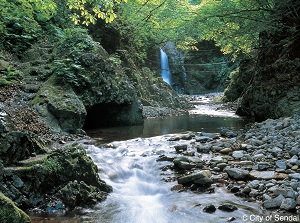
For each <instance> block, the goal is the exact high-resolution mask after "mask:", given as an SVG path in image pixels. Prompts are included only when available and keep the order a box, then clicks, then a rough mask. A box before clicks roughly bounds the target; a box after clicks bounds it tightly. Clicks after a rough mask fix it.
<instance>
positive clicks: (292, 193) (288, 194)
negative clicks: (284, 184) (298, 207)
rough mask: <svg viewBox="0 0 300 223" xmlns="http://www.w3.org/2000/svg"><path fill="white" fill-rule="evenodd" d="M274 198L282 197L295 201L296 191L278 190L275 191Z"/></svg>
mask: <svg viewBox="0 0 300 223" xmlns="http://www.w3.org/2000/svg"><path fill="white" fill-rule="evenodd" d="M273 194H274V196H278V195H280V194H281V195H282V196H284V197H285V198H293V199H295V191H294V190H293V189H292V188H277V189H276V190H274V191H273Z"/></svg>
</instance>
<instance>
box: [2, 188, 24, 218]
mask: <svg viewBox="0 0 300 223" xmlns="http://www.w3.org/2000/svg"><path fill="white" fill-rule="evenodd" d="M0 222H1V223H27V222H28V223H29V222H30V218H29V216H28V215H27V214H26V213H25V212H23V211H22V210H21V209H19V208H18V207H17V206H16V205H15V204H14V203H13V202H12V201H11V200H10V199H9V198H7V197H5V196H4V195H3V194H2V193H1V192H0Z"/></svg>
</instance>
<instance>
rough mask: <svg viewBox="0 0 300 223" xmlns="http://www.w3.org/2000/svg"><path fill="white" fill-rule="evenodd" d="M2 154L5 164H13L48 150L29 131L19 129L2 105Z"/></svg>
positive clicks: (0, 129)
mask: <svg viewBox="0 0 300 223" xmlns="http://www.w3.org/2000/svg"><path fill="white" fill-rule="evenodd" d="M0 145H1V146H0V155H1V159H0V160H2V162H3V164H4V165H11V164H14V163H16V162H18V161H19V160H23V159H27V158H29V157H31V156H33V155H35V154H40V153H44V152H46V149H45V147H44V145H43V143H42V142H41V141H40V140H39V139H38V138H37V137H35V136H31V135H30V134H29V133H28V132H25V131H19V130H18V129H17V128H16V127H15V123H14V122H13V121H12V119H11V117H10V115H9V114H8V113H7V112H6V111H5V110H4V109H2V108H1V107H0Z"/></svg>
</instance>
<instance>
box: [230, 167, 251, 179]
mask: <svg viewBox="0 0 300 223" xmlns="http://www.w3.org/2000/svg"><path fill="white" fill-rule="evenodd" d="M224 171H225V172H226V173H227V174H228V175H229V176H230V177H232V178H234V179H236V180H243V179H246V178H247V177H248V176H249V171H248V170H244V169H239V168H230V167H226V168H225V169H224Z"/></svg>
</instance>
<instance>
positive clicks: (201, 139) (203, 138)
mask: <svg viewBox="0 0 300 223" xmlns="http://www.w3.org/2000/svg"><path fill="white" fill-rule="evenodd" d="M195 140H196V142H201V143H205V142H208V141H211V140H212V138H210V137H208V136H196V137H195Z"/></svg>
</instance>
